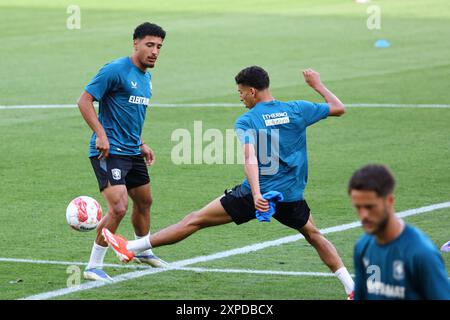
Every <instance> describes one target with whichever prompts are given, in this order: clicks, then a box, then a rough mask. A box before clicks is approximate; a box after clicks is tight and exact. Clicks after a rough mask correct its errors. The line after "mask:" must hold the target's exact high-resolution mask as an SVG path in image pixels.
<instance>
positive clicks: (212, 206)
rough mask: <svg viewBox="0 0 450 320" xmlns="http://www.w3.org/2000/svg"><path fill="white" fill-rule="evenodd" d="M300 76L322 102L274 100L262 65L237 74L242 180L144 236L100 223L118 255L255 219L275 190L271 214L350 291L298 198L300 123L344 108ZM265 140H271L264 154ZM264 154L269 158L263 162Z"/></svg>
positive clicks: (302, 149)
mask: <svg viewBox="0 0 450 320" xmlns="http://www.w3.org/2000/svg"><path fill="white" fill-rule="evenodd" d="M303 76H304V78H305V81H306V83H307V84H308V85H309V86H311V87H312V88H313V89H314V90H316V91H317V92H318V93H319V94H320V95H322V97H323V98H324V99H325V101H326V102H327V103H319V104H316V103H312V102H308V101H290V102H282V101H278V100H275V99H274V98H273V96H272V94H271V92H270V90H269V76H268V74H267V72H266V71H265V70H264V69H262V68H260V67H257V66H252V67H248V68H245V69H243V70H242V71H240V72H239V73H238V75H237V76H236V77H235V80H236V84H237V87H238V91H239V95H240V99H241V101H242V102H243V103H244V104H245V106H246V107H247V108H248V109H250V110H249V111H248V112H247V113H245V114H244V115H242V116H241V117H239V118H238V119H237V121H236V124H235V128H236V132H237V135H238V136H239V138H240V140H241V142H242V144H243V152H244V161H245V163H244V171H245V174H246V176H247V179H245V180H244V182H243V183H242V184H241V185H238V186H236V187H234V188H233V189H232V190H227V191H226V192H225V195H222V196H220V197H218V198H216V199H215V200H213V201H212V202H211V203H209V204H208V205H206V206H205V207H204V208H202V209H200V210H199V211H195V212H192V213H191V214H189V215H187V216H186V217H185V218H184V219H182V220H181V221H180V222H178V223H176V224H174V225H171V226H169V227H167V228H165V229H163V230H160V231H158V232H157V233H155V234H152V235H151V236H150V237H147V238H144V239H140V240H137V241H136V240H134V241H128V240H126V239H124V238H122V237H120V236H117V235H114V234H113V233H111V232H109V231H108V230H107V229H108V228H107V227H105V229H104V231H103V235H104V237H105V239H106V241H107V242H108V244H109V245H110V246H111V247H112V248H113V249H114V250H115V251H116V253H117V254H118V255H119V257H120V258H121V260H123V261H128V260H130V259H132V258H133V256H134V254H135V253H138V252H140V251H141V250H147V249H148V248H151V247H158V246H162V245H167V244H173V243H175V242H178V241H180V240H183V239H185V238H186V237H188V236H190V235H191V234H193V233H194V232H196V231H198V230H199V229H202V228H206V227H210V226H215V225H221V224H225V223H229V222H232V221H234V222H235V223H236V224H242V223H245V222H248V221H250V220H252V219H254V218H255V210H258V211H260V212H267V211H268V210H269V202H268V201H267V200H266V199H265V198H263V194H265V193H266V192H269V191H278V192H281V194H282V195H283V197H284V200H282V201H281V202H278V203H277V204H276V212H275V214H274V215H273V217H274V218H275V219H276V220H278V221H279V222H281V223H282V224H284V225H286V226H288V227H291V228H293V229H295V230H297V231H299V232H300V233H302V234H303V235H304V236H305V238H306V240H307V241H308V242H309V243H310V244H311V245H312V246H313V247H314V248H315V249H316V250H317V252H318V254H319V256H320V258H321V259H322V261H323V262H324V263H325V264H326V265H327V266H328V267H329V268H330V269H331V270H332V271H333V272H334V273H335V274H336V276H337V277H338V278H339V280H340V281H341V282H342V284H343V285H344V288H345V291H346V292H347V294H348V295H351V294H352V292H353V286H354V283H353V279H352V278H351V276H350V274H349V273H348V271H347V269H346V268H345V266H344V264H343V262H342V260H341V258H340V257H339V255H338V253H337V251H336V249H335V247H334V246H333V245H332V244H331V243H330V242H329V241H328V240H327V239H326V238H325V237H324V236H323V235H322V234H321V233H320V232H319V230H318V229H317V228H316V226H315V225H314V222H313V219H312V217H311V215H310V209H309V207H308V204H307V203H306V201H305V200H304V197H303V193H304V189H305V187H306V181H307V177H308V161H307V155H306V128H307V127H308V126H310V125H312V124H314V123H316V122H317V121H319V120H321V119H324V118H326V117H327V116H340V115H342V114H343V113H344V112H345V107H344V105H343V104H342V102H341V101H340V100H339V99H338V98H337V97H336V96H335V95H334V94H333V93H332V92H331V91H329V90H328V89H327V88H326V87H325V85H324V84H323V83H322V82H321V80H320V75H319V74H318V73H317V72H315V71H313V70H311V69H308V70H305V71H304V72H303ZM266 144H271V145H272V148H271V154H270V155H269V152H268V151H269V150H268V148H266V147H267V146H266ZM266 149H267V150H266ZM268 157H269V158H271V160H270V161H267V160H268ZM269 162H270V163H269Z"/></svg>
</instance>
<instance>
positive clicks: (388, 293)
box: [353, 225, 450, 300]
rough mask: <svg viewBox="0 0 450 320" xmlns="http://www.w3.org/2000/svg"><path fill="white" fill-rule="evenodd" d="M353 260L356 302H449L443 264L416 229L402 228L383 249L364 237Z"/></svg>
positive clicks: (434, 247)
mask: <svg viewBox="0 0 450 320" xmlns="http://www.w3.org/2000/svg"><path fill="white" fill-rule="evenodd" d="M353 258H354V266H355V300H385V299H408V300H417V299H427V300H428V299H431V300H450V282H449V279H448V274H447V270H446V268H445V264H444V260H443V259H442V256H441V254H440V253H439V250H438V249H437V248H436V246H435V245H434V244H433V242H432V241H431V240H430V239H429V238H428V237H427V236H426V235H425V234H424V233H422V232H421V231H420V230H419V229H417V228H414V227H412V226H409V225H405V229H404V230H403V231H402V233H401V234H400V236H398V237H397V238H396V239H395V240H393V241H391V242H389V243H387V244H384V245H379V244H377V242H376V239H375V236H373V235H369V234H365V235H364V236H362V237H361V239H360V240H359V241H358V242H357V243H356V246H355V252H354V257H353Z"/></svg>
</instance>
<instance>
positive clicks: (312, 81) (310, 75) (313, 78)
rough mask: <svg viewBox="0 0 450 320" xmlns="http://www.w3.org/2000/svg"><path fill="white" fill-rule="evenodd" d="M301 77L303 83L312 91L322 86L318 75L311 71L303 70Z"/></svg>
mask: <svg viewBox="0 0 450 320" xmlns="http://www.w3.org/2000/svg"><path fill="white" fill-rule="evenodd" d="M303 77H304V78H305V82H306V83H307V84H308V85H309V86H310V87H311V88H313V89H316V88H317V87H318V86H320V85H321V84H322V81H321V80H320V74H319V73H318V72H317V71H314V70H313V69H306V70H303Z"/></svg>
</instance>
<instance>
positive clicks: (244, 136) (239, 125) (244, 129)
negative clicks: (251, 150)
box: [234, 117, 256, 145]
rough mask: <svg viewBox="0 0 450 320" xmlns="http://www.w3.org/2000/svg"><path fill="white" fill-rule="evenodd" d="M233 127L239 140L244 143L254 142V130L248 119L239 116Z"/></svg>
mask: <svg viewBox="0 0 450 320" xmlns="http://www.w3.org/2000/svg"><path fill="white" fill-rule="evenodd" d="M234 129H235V131H236V135H237V137H238V138H239V141H240V142H241V143H242V144H243V145H244V144H255V140H256V139H255V137H256V131H255V130H254V129H253V128H252V127H251V125H250V123H249V120H248V119H246V118H245V117H240V118H238V119H237V120H236V123H235V124H234Z"/></svg>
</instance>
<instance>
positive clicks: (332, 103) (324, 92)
mask: <svg viewBox="0 0 450 320" xmlns="http://www.w3.org/2000/svg"><path fill="white" fill-rule="evenodd" d="M314 90H316V91H317V92H318V93H319V94H320V95H321V96H322V97H323V98H324V99H325V101H326V102H327V103H328V105H329V107H330V113H329V116H335V117H339V116H341V115H343V114H344V113H345V106H344V104H343V103H342V102H341V100H339V98H338V97H336V96H335V95H334V93H333V92H331V91H330V90H328V88H327V87H325V85H324V84H322V83H321V84H320V85H318V86H317V87H315V88H314Z"/></svg>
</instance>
